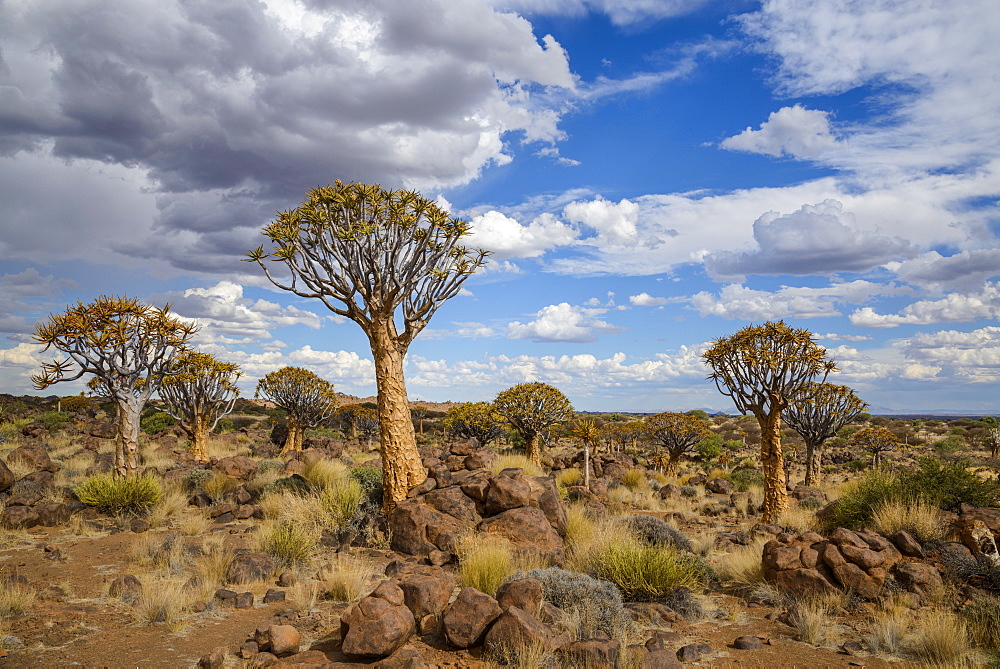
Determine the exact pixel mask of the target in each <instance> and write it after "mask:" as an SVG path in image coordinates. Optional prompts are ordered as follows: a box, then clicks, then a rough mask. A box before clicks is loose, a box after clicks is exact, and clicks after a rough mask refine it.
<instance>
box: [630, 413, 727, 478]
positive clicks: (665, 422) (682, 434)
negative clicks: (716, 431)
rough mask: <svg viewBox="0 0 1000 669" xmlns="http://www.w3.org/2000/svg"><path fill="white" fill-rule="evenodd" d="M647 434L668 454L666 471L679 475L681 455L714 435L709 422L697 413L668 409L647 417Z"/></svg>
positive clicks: (670, 474) (668, 473) (668, 474)
mask: <svg viewBox="0 0 1000 669" xmlns="http://www.w3.org/2000/svg"><path fill="white" fill-rule="evenodd" d="M646 430H647V432H646V434H648V435H649V439H650V441H652V442H653V443H654V444H655V445H657V446H659V447H660V448H661V449H663V453H664V454H665V455H666V456H667V462H666V465H665V467H664V473H665V474H666V475H667V476H676V475H677V463H678V462H680V459H681V456H682V455H684V454H685V453H687V452H689V451H691V450H693V449H694V447H695V446H696V445H697V444H698V442H700V441H702V440H703V439H707V438H709V437H711V436H712V430H711V429H709V423H708V421H707V420H705V419H704V418H701V417H700V416H697V415H690V414H686V413H677V412H673V411H666V412H664V413H658V414H655V415H653V416H650V417H649V418H647V419H646Z"/></svg>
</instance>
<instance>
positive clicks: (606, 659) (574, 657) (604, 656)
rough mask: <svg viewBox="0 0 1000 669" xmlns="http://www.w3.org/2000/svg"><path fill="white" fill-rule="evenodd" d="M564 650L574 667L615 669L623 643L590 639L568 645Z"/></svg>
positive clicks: (614, 640) (615, 640)
mask: <svg viewBox="0 0 1000 669" xmlns="http://www.w3.org/2000/svg"><path fill="white" fill-rule="evenodd" d="M562 650H563V653H565V654H566V656H567V657H568V658H569V659H570V661H572V662H573V665H574V666H578V667H590V668H592V669H614V668H615V666H616V665H617V664H618V655H619V654H620V653H621V643H620V642H619V641H618V640H617V639H588V640H586V641H573V642H571V643H568V644H566V645H565V646H563V648H562Z"/></svg>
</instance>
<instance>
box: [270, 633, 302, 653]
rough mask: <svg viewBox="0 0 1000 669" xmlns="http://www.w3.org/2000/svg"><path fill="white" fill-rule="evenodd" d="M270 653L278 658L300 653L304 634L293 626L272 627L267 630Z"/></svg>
mask: <svg viewBox="0 0 1000 669" xmlns="http://www.w3.org/2000/svg"><path fill="white" fill-rule="evenodd" d="M267 636H268V641H269V642H270V644H271V645H270V651H271V653H273V654H274V655H277V656H278V657H282V656H285V655H294V654H295V653H297V652H299V644H300V643H301V642H302V634H301V633H300V632H299V631H298V630H297V629H295V628H294V627H292V626H291V625H271V626H270V627H269V628H268V630H267Z"/></svg>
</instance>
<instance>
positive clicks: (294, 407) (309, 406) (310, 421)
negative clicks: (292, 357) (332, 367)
mask: <svg viewBox="0 0 1000 669" xmlns="http://www.w3.org/2000/svg"><path fill="white" fill-rule="evenodd" d="M255 396H256V397H263V398H264V399H266V400H270V401H271V402H274V403H275V404H276V405H277V406H279V407H281V408H282V409H284V410H285V412H286V413H287V414H288V417H287V420H288V436H287V437H286V438H285V445H284V446H283V447H282V449H281V452H282V453H287V452H289V451H301V450H302V438H303V436H304V435H305V431H306V428H307V427H315V426H316V425H319V424H320V423H322V422H323V421H324V420H326V419H327V418H329V417H330V416H332V415H333V414H334V412H336V410H337V394H336V393H335V392H334V390H333V384H332V383H330V382H329V381H326V380H324V379H321V378H319V377H318V376H316V375H315V374H313V373H312V372H310V371H309V370H308V369H302V368H301V367H282V368H281V369H279V370H278V371H276V372H271V373H270V374H268V375H267V376H265V377H263V378H262V379H260V380H259V381H257V392H256V394H255Z"/></svg>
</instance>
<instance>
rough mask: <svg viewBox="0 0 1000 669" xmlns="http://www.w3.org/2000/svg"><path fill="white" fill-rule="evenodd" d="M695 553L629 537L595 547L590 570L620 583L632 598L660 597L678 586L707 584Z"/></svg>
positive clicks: (655, 598) (693, 586)
mask: <svg viewBox="0 0 1000 669" xmlns="http://www.w3.org/2000/svg"><path fill="white" fill-rule="evenodd" d="M692 557H693V556H691V555H690V554H686V553H681V552H680V551H677V550H676V549H673V548H664V547H659V546H651V545H649V544H644V543H642V542H640V541H637V540H635V539H632V538H627V539H624V540H619V541H615V542H608V543H607V544H604V545H602V546H600V547H598V548H596V549H595V550H594V551H593V553H592V554H591V555H590V558H589V560H588V562H589V564H588V568H587V571H588V572H589V573H590V574H591V575H592V576H594V577H596V578H600V579H604V580H606V581H610V582H611V583H614V584H615V585H617V586H618V588H619V589H620V590H621V591H622V592H623V593H624V594H625V595H626V596H627V597H628V598H629V599H630V600H636V601H659V600H662V599H664V598H665V597H667V596H668V595H669V594H670V593H671V592H673V591H675V590H678V589H691V588H695V587H698V586H701V585H703V584H704V571H703V567H702V566H701V565H700V564H697V563H696V561H695V560H693V559H691V558H692Z"/></svg>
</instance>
